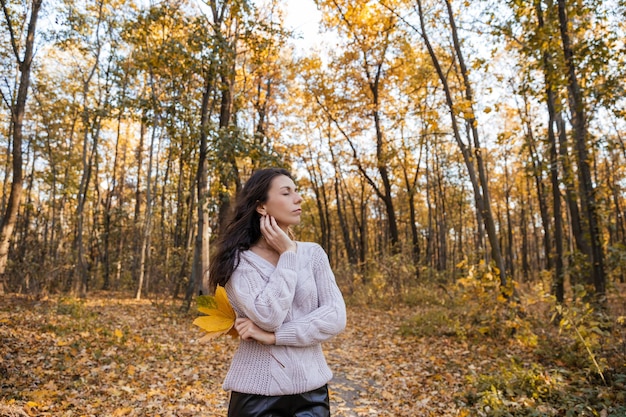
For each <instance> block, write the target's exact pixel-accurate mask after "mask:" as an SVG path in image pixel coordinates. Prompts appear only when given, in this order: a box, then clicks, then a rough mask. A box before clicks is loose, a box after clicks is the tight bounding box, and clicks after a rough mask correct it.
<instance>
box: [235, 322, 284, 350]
mask: <svg viewBox="0 0 626 417" xmlns="http://www.w3.org/2000/svg"><path fill="white" fill-rule="evenodd" d="M235 329H236V330H237V333H239V336H241V338H242V339H243V340H256V341H257V342H259V343H262V344H264V345H273V344H276V336H275V335H274V333H272V332H266V331H265V330H263V329H261V328H260V327H259V326H257V325H256V324H254V323H253V322H252V320H250V319H244V318H238V319H236V320H235Z"/></svg>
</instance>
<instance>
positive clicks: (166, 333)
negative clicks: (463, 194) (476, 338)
mask: <svg viewBox="0 0 626 417" xmlns="http://www.w3.org/2000/svg"><path fill="white" fill-rule="evenodd" d="M179 305H180V304H179V303H178V304H176V305H174V304H171V303H165V302H154V301H150V300H142V301H136V300H134V299H127V298H121V297H113V296H111V295H110V294H99V295H98V296H93V297H91V298H88V299H86V300H78V299H72V298H58V299H46V300H40V301H37V300H31V299H28V298H25V297H20V296H15V295H12V296H7V295H4V296H0V345H1V346H2V350H1V352H0V376H1V377H2V378H0V380H1V382H0V404H1V405H10V406H13V407H19V408H21V409H23V410H24V411H26V412H27V413H28V414H29V415H30V416H76V415H88V416H91V415H93V416H148V415H150V416H154V415H159V416H162V417H165V416H176V417H183V416H202V417H222V416H225V415H226V405H227V393H226V392H224V390H222V388H221V382H222V380H223V378H224V376H225V374H226V372H227V370H228V364H229V361H230V358H231V357H232V352H233V351H234V349H235V348H236V344H237V341H236V340H234V339H231V338H230V337H221V338H220V339H217V340H215V341H213V342H211V343H208V344H200V343H198V342H197V339H198V338H199V337H201V336H202V332H201V331H200V330H199V329H197V328H196V327H195V326H192V325H191V321H192V320H193V317H194V315H192V314H185V315H181V314H180V311H179ZM413 314H414V311H413V310H411V309H408V308H394V309H393V310H390V311H380V310H376V309H371V308H366V307H349V308H348V326H347V329H346V331H345V332H344V333H343V334H341V335H340V336H338V337H336V338H335V339H333V340H332V341H330V342H328V343H326V344H325V345H324V349H325V352H326V356H327V359H328V362H329V364H330V367H331V369H333V372H334V375H335V377H334V379H333V381H331V383H330V384H329V386H330V391H331V410H332V413H333V416H336V417H341V416H345V417H353V416H368V417H370V416H390V417H391V416H394V417H398V416H457V415H463V414H462V412H461V411H460V406H459V405H458V404H459V400H462V397H461V393H462V390H463V386H464V385H465V382H466V376H467V375H468V374H470V373H472V372H473V371H474V370H476V369H477V366H479V364H473V365H470V363H471V362H472V361H471V360H470V359H469V358H470V357H474V356H477V355H478V356H480V355H481V354H483V356H484V354H485V348H484V347H480V346H479V347H476V348H475V349H474V350H480V352H479V351H475V352H474V353H473V354H472V353H470V348H469V347H468V345H467V344H466V342H463V341H459V340H458V339H456V338H450V339H449V338H445V337H437V338H416V337H412V336H409V337H404V336H401V335H400V332H399V329H400V326H401V325H402V324H403V323H406V321H407V320H409V319H410V317H411V316H412V315H413ZM0 417H1V416H0Z"/></svg>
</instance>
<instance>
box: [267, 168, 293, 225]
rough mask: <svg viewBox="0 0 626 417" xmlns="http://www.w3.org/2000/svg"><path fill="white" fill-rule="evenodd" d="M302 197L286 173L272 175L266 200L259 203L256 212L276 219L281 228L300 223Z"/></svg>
mask: <svg viewBox="0 0 626 417" xmlns="http://www.w3.org/2000/svg"><path fill="white" fill-rule="evenodd" d="M301 203H302V197H300V194H298V193H297V192H296V185H295V184H294V182H293V180H292V179H291V178H289V177H287V176H286V175H279V176H277V177H274V179H273V180H272V183H271V185H270V189H269V190H268V192H267V201H265V202H264V203H261V204H260V205H259V207H258V209H257V210H258V212H259V213H260V214H262V215H264V214H267V215H270V216H272V217H274V218H275V219H276V223H277V224H278V226H279V227H281V228H286V227H289V226H292V225H295V224H299V223H300V214H301V213H302V209H301V208H300V204H301Z"/></svg>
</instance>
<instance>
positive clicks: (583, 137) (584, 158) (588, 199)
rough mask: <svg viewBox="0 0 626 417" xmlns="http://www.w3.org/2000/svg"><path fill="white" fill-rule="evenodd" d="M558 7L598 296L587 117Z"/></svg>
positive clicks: (599, 254)
mask: <svg viewBox="0 0 626 417" xmlns="http://www.w3.org/2000/svg"><path fill="white" fill-rule="evenodd" d="M558 7H559V23H560V25H559V28H560V31H561V41H562V43H563V56H564V58H565V65H566V66H567V72H568V93H569V103H570V110H571V113H572V125H573V128H574V140H575V145H576V156H577V159H578V175H579V187H580V190H581V202H582V206H583V211H584V212H585V217H586V221H587V224H588V227H589V241H590V246H591V258H592V271H593V274H592V278H593V279H592V283H593V285H594V287H595V292H596V295H597V296H598V297H599V299H602V298H604V296H605V286H606V277H605V271H604V250H603V248H602V242H601V237H600V225H599V214H598V206H597V202H596V195H595V194H596V192H595V189H594V186H593V181H592V178H591V169H590V167H589V152H588V149H587V141H588V133H587V120H586V114H585V104H584V99H583V93H582V90H581V88H580V85H579V83H578V78H577V75H576V64H575V62H574V53H573V50H572V45H571V41H570V32H569V31H570V29H569V24H570V22H569V19H568V17H567V10H566V5H565V0H558Z"/></svg>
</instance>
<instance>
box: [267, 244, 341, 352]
mask: <svg viewBox="0 0 626 417" xmlns="http://www.w3.org/2000/svg"><path fill="white" fill-rule="evenodd" d="M312 267H313V276H314V278H315V284H316V287H317V294H318V302H319V307H318V308H317V309H315V310H313V311H312V312H310V313H309V314H307V315H305V316H303V317H299V318H297V319H294V320H292V321H289V322H287V323H284V324H283V325H282V326H280V328H278V329H277V330H276V332H275V336H276V344H277V345H287V346H310V345H314V344H317V343H320V342H323V341H325V340H328V339H330V338H332V337H333V336H336V335H337V334H339V333H341V332H342V331H343V330H344V329H345V327H346V304H345V302H344V300H343V296H342V295H341V291H340V290H339V287H338V286H337V283H336V281H335V275H334V274H333V272H332V269H331V268H330V263H329V262H328V256H327V255H326V252H324V250H323V249H322V247H321V246H317V247H316V248H315V249H314V251H313V265H312Z"/></svg>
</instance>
